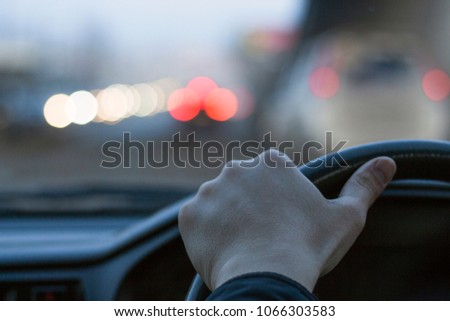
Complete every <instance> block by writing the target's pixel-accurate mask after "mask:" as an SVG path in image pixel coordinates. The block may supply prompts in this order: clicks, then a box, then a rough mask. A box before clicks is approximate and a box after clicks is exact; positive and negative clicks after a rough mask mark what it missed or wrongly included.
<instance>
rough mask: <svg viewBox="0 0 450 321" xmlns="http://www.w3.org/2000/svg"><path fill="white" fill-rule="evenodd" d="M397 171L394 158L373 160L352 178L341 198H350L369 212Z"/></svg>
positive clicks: (346, 184) (343, 190)
mask: <svg viewBox="0 0 450 321" xmlns="http://www.w3.org/2000/svg"><path fill="white" fill-rule="evenodd" d="M396 170H397V166H396V164H395V162H394V160H393V159H392V158H389V157H378V158H375V159H372V160H371V161H369V162H367V163H365V164H364V165H363V166H361V167H360V168H359V169H358V170H357V171H356V172H355V173H354V174H353V175H352V177H350V179H349V180H348V181H347V183H345V185H344V187H343V188H342V191H341V194H340V195H339V197H346V198H348V197H350V198H352V199H354V200H355V201H356V202H357V203H358V204H359V205H361V206H363V207H364V209H365V210H368V209H369V207H370V206H371V205H372V204H373V202H375V200H376V199H377V197H378V196H379V195H380V194H381V193H382V192H383V190H384V189H385V188H386V186H387V185H388V184H389V182H390V181H391V180H392V178H393V177H394V174H395V171H396Z"/></svg>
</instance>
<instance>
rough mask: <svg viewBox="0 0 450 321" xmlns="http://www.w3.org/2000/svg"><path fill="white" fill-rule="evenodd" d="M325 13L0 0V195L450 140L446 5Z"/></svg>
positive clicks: (192, 180) (191, 178) (200, 174)
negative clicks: (272, 153) (401, 142)
mask: <svg viewBox="0 0 450 321" xmlns="http://www.w3.org/2000/svg"><path fill="white" fill-rule="evenodd" d="M321 3H322V1H317V2H316V1H313V2H311V3H308V2H307V1H296V0H281V1H256V0H251V1H230V0H227V1H214V2H211V1H204V0H193V1H181V0H169V1H167V0H164V1H159V0H158V1H145V2H144V1H138V0H130V1H118V0H113V1H103V0H96V1H86V0H77V1H73V0H68V1H53V0H40V1H30V0H6V1H3V2H2V11H1V12H0V25H1V28H0V163H1V167H0V179H1V182H2V187H1V189H2V190H5V189H6V190H9V189H14V190H15V189H19V190H20V189H28V188H47V187H49V188H55V187H56V188H71V187H73V186H79V185H83V186H85V185H101V186H103V185H105V186H111V184H113V185H114V186H122V185H123V186H129V185H144V186H156V187H174V188H195V187H197V186H198V185H199V184H201V183H202V182H203V181H205V180H207V179H211V178H213V177H214V176H216V175H217V174H218V173H219V171H220V169H221V167H222V166H223V165H224V164H225V162H226V161H228V160H230V159H231V158H234V157H236V158H246V157H247V158H249V157H250V156H252V155H254V153H255V152H256V151H259V150H260V149H261V148H266V147H267V146H268V147H279V145H280V144H281V143H282V142H291V143H292V146H290V145H289V146H290V147H288V148H287V149H286V150H285V152H286V153H288V154H289V155H293V154H295V151H302V152H305V150H304V149H302V148H303V147H304V146H305V144H307V143H308V142H311V141H313V142H315V143H316V144H315V145H313V146H315V148H314V149H313V151H312V152H310V151H311V149H308V150H307V152H308V154H307V155H305V153H303V154H302V155H300V156H299V157H294V160H295V162H296V163H297V164H301V163H302V162H306V161H308V160H310V159H311V158H313V157H315V156H318V155H321V154H323V153H325V152H330V151H333V150H334V149H336V148H344V147H348V146H351V145H358V144H362V143H367V142H372V141H377V140H387V139H444V140H448V139H449V130H448V128H449V123H450V121H449V119H450V117H449V107H448V102H449V98H448V95H449V93H450V79H449V76H448V70H449V67H450V66H449V63H450V60H449V59H448V58H447V57H448V53H449V51H450V47H449V46H448V43H450V42H448V41H447V40H448V39H446V37H447V36H446V35H445V33H442V32H441V31H442V30H446V29H448V22H447V21H448V19H446V17H447V15H446V14H447V12H449V8H448V5H447V3H444V2H442V3H441V2H436V3H434V5H433V6H430V5H426V4H425V2H423V3H422V4H421V2H420V1H418V2H414V4H412V5H411V6H410V7H408V10H405V8H403V7H402V8H399V6H396V5H394V4H391V3H390V2H388V1H384V2H383V1H382V2H380V4H379V5H378V6H377V7H376V8H374V7H370V6H365V7H364V6H362V7H361V8H358V6H356V8H354V12H352V13H350V14H345V15H342V14H341V13H340V14H338V15H334V13H335V12H337V11H335V10H338V9H337V8H334V5H328V6H327V5H322V4H321ZM314 6H316V7H314ZM425 8H426V10H425ZM313 9H314V10H313ZM344 9H345V8H344ZM425 13H426V15H427V17H426V18H423V17H422V15H424V14H425ZM334 16H339V17H341V20H340V21H338V20H339V19H335V18H333V17H334ZM335 20H336V21H335ZM430 21H431V22H432V23H430ZM245 142H247V143H248V144H247V145H246V147H245V148H244V149H243V148H242V147H244V145H245V144H244V143H245ZM258 142H259V143H261V142H263V143H265V144H259V145H257V144H256V145H255V143H258ZM307 146H310V145H307ZM329 146H331V148H328V147H329ZM294 156H298V155H294Z"/></svg>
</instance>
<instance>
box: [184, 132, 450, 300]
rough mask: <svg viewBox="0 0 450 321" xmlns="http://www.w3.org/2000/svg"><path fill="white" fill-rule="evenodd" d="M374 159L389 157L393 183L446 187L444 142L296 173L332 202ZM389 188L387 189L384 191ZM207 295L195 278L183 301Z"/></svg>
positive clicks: (363, 151)
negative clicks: (393, 169)
mask: <svg viewBox="0 0 450 321" xmlns="http://www.w3.org/2000/svg"><path fill="white" fill-rule="evenodd" d="M378 156H389V157H391V158H393V159H394V160H395V162H396V163H397V173H396V175H395V177H394V180H405V179H408V180H410V179H414V180H416V179H419V180H434V181H443V182H447V183H450V142H447V141H387V142H379V143H372V144H367V145H362V146H357V147H352V148H349V149H346V150H343V151H340V152H337V153H333V154H329V155H325V156H323V157H321V158H319V159H317V160H314V161H312V162H310V163H308V164H306V165H302V166H300V167H299V170H300V172H301V173H303V174H304V175H305V176H306V177H307V178H308V179H309V180H311V182H313V183H314V185H315V186H316V187H317V188H318V189H319V190H320V191H321V192H322V194H323V195H324V196H325V197H326V198H335V197H337V196H338V195H339V192H340V191H341V189H342V187H343V186H344V184H345V182H346V181H347V180H348V179H349V178H350V176H351V175H352V174H353V173H354V172H355V171H356V170H357V169H358V168H359V167H360V166H361V165H362V164H364V163H365V162H367V161H369V160H371V159H373V158H375V157H378ZM392 184H393V183H391V184H390V186H391V185H392ZM389 188H390V187H389V186H388V187H387V189H389ZM209 293H210V292H209V290H208V288H207V287H206V285H205V284H204V283H203V281H202V279H201V277H200V276H199V275H198V274H197V275H196V276H195V278H194V280H193V282H192V284H191V287H190V289H189V291H188V294H187V296H186V300H188V301H195V300H204V299H206V297H207V296H208V295H209Z"/></svg>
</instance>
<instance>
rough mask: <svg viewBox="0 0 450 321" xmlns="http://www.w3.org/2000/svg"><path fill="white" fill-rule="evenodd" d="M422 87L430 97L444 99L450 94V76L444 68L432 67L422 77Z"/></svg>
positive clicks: (438, 99) (435, 99) (437, 99)
mask: <svg viewBox="0 0 450 321" xmlns="http://www.w3.org/2000/svg"><path fill="white" fill-rule="evenodd" d="M422 88H423V91H424V93H425V95H427V97H428V98H429V99H431V100H434V101H442V100H444V99H445V98H447V97H448V95H449V94H450V78H449V76H448V75H447V73H445V72H444V71H443V70H440V69H431V70H429V71H427V72H426V73H425V75H424V76H423V78H422Z"/></svg>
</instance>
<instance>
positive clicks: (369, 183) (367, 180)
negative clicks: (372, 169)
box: [356, 172, 383, 194]
mask: <svg viewBox="0 0 450 321" xmlns="http://www.w3.org/2000/svg"><path fill="white" fill-rule="evenodd" d="M356 183H357V184H358V185H359V186H361V187H362V188H364V189H366V190H368V191H369V192H370V193H372V194H378V193H379V191H380V190H382V189H383V186H382V185H381V183H380V181H379V180H377V179H375V178H374V177H373V176H372V175H371V174H369V173H367V172H365V173H361V174H359V175H358V176H357V177H356Z"/></svg>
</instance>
